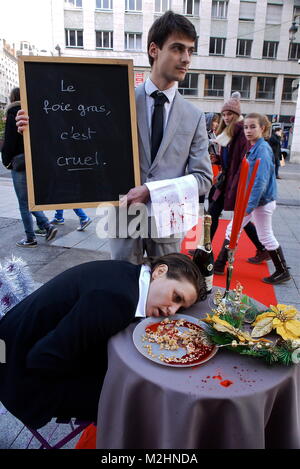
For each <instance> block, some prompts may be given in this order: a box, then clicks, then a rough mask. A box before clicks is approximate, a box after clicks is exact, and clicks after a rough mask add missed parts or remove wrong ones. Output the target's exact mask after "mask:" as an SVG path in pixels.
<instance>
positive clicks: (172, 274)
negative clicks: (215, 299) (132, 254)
mask: <svg viewBox="0 0 300 469" xmlns="http://www.w3.org/2000/svg"><path fill="white" fill-rule="evenodd" d="M143 264H146V265H149V267H150V268H151V272H153V271H154V269H155V268H156V267H157V266H159V265H161V264H166V265H167V266H168V272H167V278H173V279H175V280H181V279H182V278H185V279H186V280H187V281H188V282H190V283H191V284H192V285H194V287H195V289H196V292H197V301H203V300H205V299H206V296H207V294H206V286H205V281H204V277H203V275H202V274H201V272H200V270H199V269H198V267H197V265H196V264H195V263H194V262H193V261H192V260H191V259H190V258H189V257H188V256H186V255H185V254H180V253H175V252H174V253H171V254H166V255H164V256H160V257H147V258H146V259H144V262H143Z"/></svg>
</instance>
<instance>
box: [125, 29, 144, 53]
mask: <svg viewBox="0 0 300 469" xmlns="http://www.w3.org/2000/svg"><path fill="white" fill-rule="evenodd" d="M125 49H126V50H142V33H125Z"/></svg>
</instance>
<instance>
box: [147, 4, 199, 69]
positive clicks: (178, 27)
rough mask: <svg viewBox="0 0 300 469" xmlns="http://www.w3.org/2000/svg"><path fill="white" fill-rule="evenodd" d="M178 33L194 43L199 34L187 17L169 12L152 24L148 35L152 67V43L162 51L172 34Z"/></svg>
mask: <svg viewBox="0 0 300 469" xmlns="http://www.w3.org/2000/svg"><path fill="white" fill-rule="evenodd" d="M174 33H177V34H178V35H181V36H186V37H188V38H189V39H191V40H192V41H196V39H197V33H196V30H195V27H194V25H193V23H191V22H190V20H188V19H187V18H186V17H185V16H182V15H179V14H177V13H174V12H173V11H171V10H169V11H166V13H165V14H164V15H162V16H160V17H159V18H157V19H156V20H155V21H154V23H153V24H152V26H151V28H150V30H149V33H148V43H147V51H148V58H149V63H150V65H151V67H152V65H153V62H154V60H153V57H151V56H150V55H149V47H150V44H151V42H154V43H155V44H156V45H157V46H158V47H159V48H160V49H162V47H163V45H164V43H165V42H166V40H167V39H168V37H169V36H171V34H174Z"/></svg>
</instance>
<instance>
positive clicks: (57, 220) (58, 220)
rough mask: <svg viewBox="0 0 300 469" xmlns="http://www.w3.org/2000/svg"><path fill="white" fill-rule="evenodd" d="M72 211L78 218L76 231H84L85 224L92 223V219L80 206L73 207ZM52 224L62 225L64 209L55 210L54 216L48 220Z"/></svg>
mask: <svg viewBox="0 0 300 469" xmlns="http://www.w3.org/2000/svg"><path fill="white" fill-rule="evenodd" d="M73 210H74V212H75V213H76V215H77V216H78V218H79V222H80V225H79V227H78V228H77V231H84V230H85V228H86V227H87V226H89V225H90V224H91V223H92V221H93V220H92V219H91V218H90V217H89V216H88V215H87V214H86V213H85V212H84V211H83V210H82V208H73ZM50 223H52V224H53V225H64V223H65V219H64V211H63V210H56V212H55V215H54V218H52V220H51V221H50Z"/></svg>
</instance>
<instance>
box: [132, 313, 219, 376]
mask: <svg viewBox="0 0 300 469" xmlns="http://www.w3.org/2000/svg"><path fill="white" fill-rule="evenodd" d="M165 319H166V318H164V317H159V318H153V317H151V318H146V319H143V320H142V321H141V322H139V323H138V324H137V325H136V327H135V329H134V331H133V334H132V338H133V343H134V345H135V346H136V348H137V349H138V351H139V352H140V353H141V354H142V355H144V357H146V358H148V359H149V360H152V361H154V362H155V363H159V364H160V365H167V366H173V367H176V368H183V367H188V366H197V365H200V364H202V363H205V362H207V361H208V360H210V359H211V358H212V357H214V356H215V354H216V353H217V351H218V347H216V346H215V347H214V348H213V349H212V351H211V353H210V354H209V355H208V356H206V357H205V358H203V359H201V358H200V359H199V360H198V361H196V362H193V363H179V364H174V363H166V362H163V361H161V360H160V359H159V355H160V354H161V353H163V354H164V356H165V357H171V356H175V357H177V358H179V357H182V356H183V355H186V349H184V348H179V349H177V350H161V349H160V347H159V345H158V344H156V343H153V342H149V341H148V340H144V341H143V337H144V336H145V329H146V327H148V326H149V325H150V324H154V323H157V322H162V321H164V320H165ZM169 319H175V320H178V319H184V320H186V321H188V322H191V323H193V324H197V326H200V327H202V328H203V329H204V328H205V326H206V324H205V323H201V321H199V320H198V319H196V318H194V317H192V316H188V315H185V314H175V315H174V316H170V317H169ZM180 329H182V330H184V329H186V327H181V326H180ZM145 345H146V346H147V345H151V347H152V353H153V354H155V355H157V356H156V357H153V356H151V355H149V354H148V351H147V349H146V348H145Z"/></svg>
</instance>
